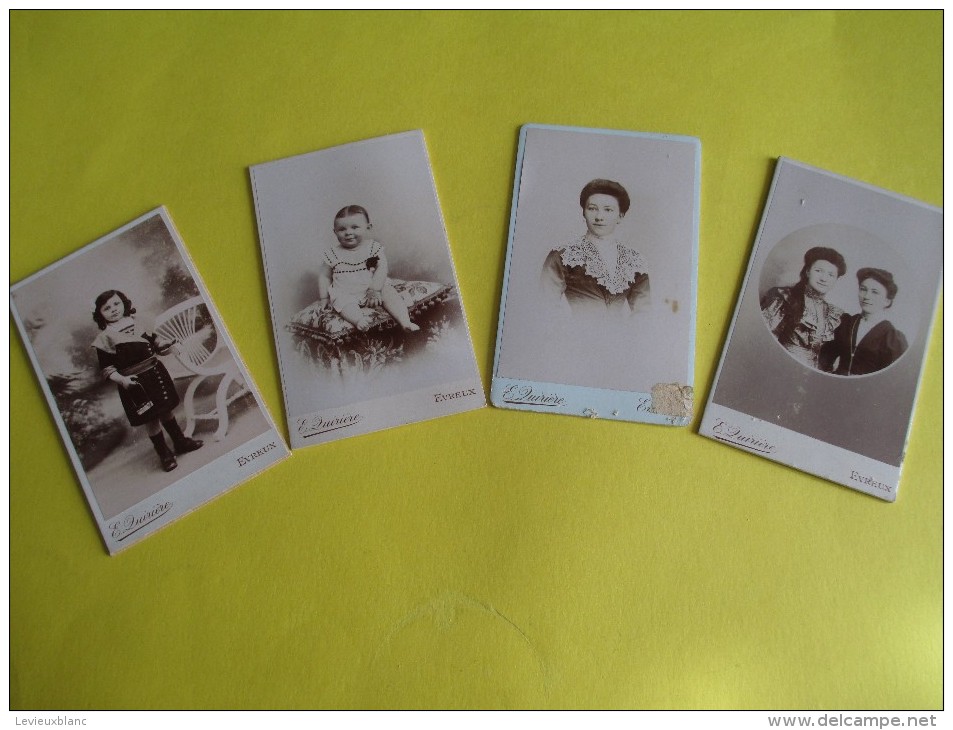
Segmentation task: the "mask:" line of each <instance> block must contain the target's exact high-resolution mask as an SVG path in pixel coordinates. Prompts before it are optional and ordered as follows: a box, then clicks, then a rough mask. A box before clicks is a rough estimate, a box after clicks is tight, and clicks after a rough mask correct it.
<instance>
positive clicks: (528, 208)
mask: <svg viewBox="0 0 953 730" xmlns="http://www.w3.org/2000/svg"><path fill="white" fill-rule="evenodd" d="M699 160H700V146H699V144H698V141H697V140H695V139H693V138H689V137H674V136H670V135H654V134H641V133H634V132H615V131H606V130H590V129H577V128H570V127H550V126H543V125H526V126H524V127H523V130H522V132H521V136H520V151H519V159H518V162H517V179H516V188H515V190H514V201H513V218H512V222H511V228H510V241H509V247H508V252H507V269H506V274H505V281H504V292H503V298H502V302H501V316H500V327H499V333H498V338H497V354H496V364H495V368H494V386H493V396H492V399H493V403H494V405H498V406H501V407H513V408H523V409H530V410H540V411H546V412H558V413H567V414H571V415H585V416H589V417H604V418H615V419H619V420H635V421H645V422H652V423H660V424H670V425H684V424H686V423H688V421H689V420H690V418H691V414H692V389H691V386H692V382H693V371H694V364H693V355H694V321H695V284H696V262H697V225H698V186H699V176H698V171H699Z"/></svg>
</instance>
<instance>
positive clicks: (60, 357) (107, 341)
mask: <svg viewBox="0 0 953 730" xmlns="http://www.w3.org/2000/svg"><path fill="white" fill-rule="evenodd" d="M11 304H12V308H13V312H14V316H15V317H16V319H17V323H18V325H19V326H20V329H21V332H22V334H23V335H24V342H25V344H26V345H27V347H28V350H29V353H30V355H31V358H32V359H33V363H34V366H35V368H36V369H37V374H38V376H39V377H40V379H41V384H42V385H43V386H44V390H45V391H46V393H47V397H48V400H49V401H50V405H51V407H52V408H53V409H54V412H55V415H56V416H57V420H58V423H59V425H60V428H61V431H62V432H63V435H64V437H65V439H66V442H67V448H68V450H69V451H70V455H71V457H72V459H73V461H74V465H75V466H76V469H77V472H78V474H79V476H80V481H81V482H82V484H83V487H84V489H85V490H86V492H87V497H88V498H89V501H90V506H91V508H92V510H93V513H94V515H95V516H96V518H97V521H98V522H99V523H100V528H101V530H102V531H103V534H104V537H105V538H106V540H107V546H108V547H109V548H110V550H111V551H113V549H114V548H117V549H118V547H120V546H123V547H124V546H125V545H126V544H129V543H131V542H134V540H135V539H138V538H139V537H141V536H144V535H145V534H148V531H146V530H142V529H141V527H142V526H143V520H142V519H141V514H140V513H141V512H143V511H144V510H145V511H146V512H148V511H154V509H155V505H156V504H161V505H166V504H168V505H169V507H168V508H166V509H163V510H162V514H160V515H155V517H156V518H161V519H156V520H155V525H154V526H155V527H158V526H161V525H163V524H167V523H168V522H169V521H171V519H174V518H175V516H177V515H179V514H184V512H186V511H188V510H190V509H192V508H194V507H195V506H196V505H197V504H200V503H201V502H203V501H206V500H207V499H209V498H211V497H212V496H215V495H216V494H218V493H220V492H221V491H224V490H225V489H228V488H230V487H231V486H234V485H235V484H237V483H238V482H240V481H244V480H245V479H247V478H248V477H250V476H252V475H253V474H254V473H256V472H258V471H260V470H261V468H264V467H265V466H267V465H268V464H270V463H274V461H275V460H277V458H280V457H282V456H283V455H285V454H286V453H287V450H286V449H285V447H284V445H283V444H282V442H281V439H280V437H279V436H278V434H277V431H276V430H275V427H274V424H273V423H272V422H271V419H270V417H269V416H268V414H267V412H266V411H265V410H264V408H263V406H262V404H261V401H260V399H259V397H258V395H257V393H256V392H255V390H254V388H253V386H252V383H251V380H250V378H249V377H248V374H247V373H246V372H245V370H244V367H243V366H242V365H241V363H240V361H239V360H238V358H236V357H235V355H234V353H233V349H232V344H231V342H230V340H229V338H228V335H227V333H226V332H225V329H224V327H223V326H222V324H221V322H220V320H219V319H218V316H217V314H216V313H215V311H214V309H213V308H212V307H211V305H210V303H209V300H208V298H207V295H205V293H204V290H203V288H202V285H201V282H200V281H199V280H198V278H197V275H196V274H195V273H194V270H193V269H192V267H191V263H190V262H189V261H188V259H187V258H186V256H185V255H184V251H183V250H182V249H181V247H180V243H179V241H178V239H177V234H176V233H175V230H174V228H173V227H172V224H171V221H170V220H169V219H168V216H167V214H166V212H165V210H164V209H159V210H158V211H153V212H152V213H150V214H147V215H146V216H143V217H142V218H140V219H138V220H137V221H134V222H133V223H131V224H129V225H128V226H126V227H125V228H123V229H120V230H119V231H117V232H116V233H114V234H111V235H109V236H106V237H105V238H103V239H101V240H100V241H97V242H96V243H93V244H90V246H88V247H86V248H85V249H82V250H81V251H79V252H77V253H76V254H74V255H72V256H70V257H68V258H67V259H64V260H63V261H62V262H60V263H58V264H54V265H53V266H51V267H49V268H47V269H44V270H43V271H41V272H39V273H38V274H35V275H34V276H32V277H30V278H28V279H26V280H25V281H23V282H20V283H19V284H17V285H15V286H14V287H13V288H12V290H11ZM269 445H270V447H269V448H268V454H267V455H263V458H261V459H260V460H256V463H255V464H254V466H251V465H247V466H243V467H242V468H238V467H237V466H236V461H237V459H236V458H234V454H233V452H235V451H236V450H239V451H243V450H244V451H249V452H253V451H255V450H256V449H258V448H265V447H266V446H269ZM216 462H217V464H216V468H215V469H214V472H211V470H207V469H205V467H207V466H209V465H210V464H213V463H216ZM150 524H151V523H150ZM127 525H128V526H130V527H131V526H132V525H135V528H136V529H135V531H127Z"/></svg>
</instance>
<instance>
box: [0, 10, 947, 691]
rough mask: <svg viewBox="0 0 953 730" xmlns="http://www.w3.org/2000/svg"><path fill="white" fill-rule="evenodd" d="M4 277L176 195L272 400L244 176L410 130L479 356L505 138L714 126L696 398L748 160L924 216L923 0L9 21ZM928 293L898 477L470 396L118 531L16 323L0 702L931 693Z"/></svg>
mask: <svg viewBox="0 0 953 730" xmlns="http://www.w3.org/2000/svg"><path fill="white" fill-rule="evenodd" d="M10 43H11V48H10V124H11V130H10V134H11V141H10V144H11V149H10V164H11V170H10V206H11V210H10V234H11V238H10V249H11V250H10V276H11V282H14V281H18V280H20V279H22V278H23V277H25V276H27V275H29V274H31V273H33V272H35V271H36V270H38V269H39V268H41V267H43V266H46V265H48V264H50V263H52V262H53V261H55V260H57V259H59V258H61V257H62V256H64V255H66V254H68V253H70V252H72V251H73V250H75V249H76V248H78V247H79V246H81V245H83V244H86V243H88V242H90V241H92V240H94V239H95V238H97V237H99V236H101V235H103V234H105V233H107V232H109V231H111V230H113V229H115V228H116V227H118V226H120V225H122V224H124V223H126V222H127V221H129V220H131V219H133V218H134V217H136V216H138V215H140V214H141V213H143V212H145V211H147V210H149V209H151V208H153V207H155V206H156V205H159V204H165V205H167V206H168V208H169V210H170V212H171V215H172V217H173V219H174V220H175V222H176V224H177V226H178V227H179V230H180V232H181V234H182V236H183V238H184V240H185V242H186V245H187V247H188V248H189V251H190V252H191V254H192V256H193V258H194V260H195V263H196V265H197V266H198V269H199V271H200V272H201V274H202V276H203V278H204V280H205V282H206V284H207V286H208V288H209V289H210V291H211V293H212V296H213V297H214V299H215V301H216V304H217V305H218V308H219V310H220V312H221V314H222V316H223V318H224V319H225V321H226V324H227V325H228V327H229V329H230V331H231V334H232V336H233V338H234V340H235V341H236V344H237V346H238V348H239V350H240V352H241V354H242V356H243V357H244V359H245V362H246V364H247V365H248V367H249V369H250V371H251V372H252V375H253V376H254V377H255V378H256V380H257V382H258V385H259V387H260V388H261V391H262V394H263V396H264V398H265V400H266V402H267V403H268V405H269V407H270V408H271V409H272V412H273V415H274V416H275V417H276V420H277V421H279V423H281V422H283V420H284V418H283V417H284V414H283V409H282V405H281V396H280V382H279V377H278V373H277V365H276V357H275V352H274V345H273V340H272V331H271V323H270V321H269V313H268V304H267V296H266V292H265V285H264V277H263V274H262V269H261V257H260V252H259V246H258V240H257V234H256V228H255V217H254V210H253V203H252V198H251V190H250V185H249V181H248V173H247V167H248V166H249V165H252V164H256V163H259V162H264V161H267V160H272V159H276V158H280V157H286V156H290V155H294V154H298V153H303V152H309V151H312V150H315V149H320V148H324V147H329V146H332V145H337V144H342V143H346V142H352V141H356V140H360V139H363V138H367V137H372V136H378V135H383V134H388V133H392V132H399V131H403V130H407V129H416V128H422V129H423V130H424V132H425V134H426V138H427V142H428V146H429V150H430V155H431V159H432V163H433V168H434V175H435V178H436V183H437V190H438V193H439V195H440V199H441V203H442V206H443V211H444V215H445V218H446V224H447V228H448V233H449V238H450V242H451V248H452V252H453V257H454V260H455V263H456V266H457V273H458V276H459V280H460V284H461V289H462V295H463V301H464V305H465V307H466V310H467V314H468V318H469V322H470V327H471V331H472V335H473V340H474V345H475V347H476V351H477V360H478V362H479V364H480V367H481V372H482V375H483V377H484V380H485V383H486V384H487V385H488V383H489V375H490V368H491V363H492V353H493V346H494V342H495V337H496V326H497V307H498V303H499V298H500V285H501V279H502V266H503V257H504V251H505V244H506V235H507V225H508V221H509V215H510V210H509V205H510V195H511V191H512V182H513V181H512V175H513V169H514V162H515V153H516V141H517V133H518V128H519V126H520V125H521V124H523V123H525V122H538V123H552V124H566V125H578V126H590V127H601V128H617V129H629V130H638V131H649V132H666V133H673V134H685V135H693V136H697V137H699V138H700V139H701V141H702V208H701V235H700V265H699V287H698V293H699V299H698V339H697V359H696V371H695V372H696V393H697V395H698V401H697V402H700V403H701V402H704V400H705V399H706V398H707V395H708V391H709V389H710V386H711V381H712V378H713V375H714V371H715V368H716V366H717V362H718V358H719V355H720V352H721V347H722V344H723V340H724V337H725V334H726V332H727V328H728V323H729V321H730V317H731V314H732V312H733V307H734V303H735V298H736V296H737V293H738V288H739V286H740V283H741V280H742V277H743V275H744V271H745V267H746V265H747V259H748V254H749V252H750V248H751V245H752V241H753V237H754V233H755V230H756V227H757V225H758V221H759V220H760V216H761V208H762V205H763V202H764V198H765V195H766V192H767V186H768V184H769V181H770V177H771V174H772V171H773V161H774V159H775V158H776V157H777V156H779V155H782V154H783V155H786V156H788V157H792V158H794V159H797V160H801V161H804V162H806V163H809V164H812V165H816V166H818V167H822V168H826V169H829V170H832V171H834V172H837V173H840V174H843V175H847V176H850V177H854V178H858V179H861V180H864V181H866V182H869V183H872V184H874V185H877V186H880V187H884V188H888V189H890V190H894V191H897V192H900V193H903V194H905V195H909V196H912V197H915V198H919V199H921V200H924V201H926V202H928V203H931V204H934V205H942V202H943V201H942V165H941V161H942V13H941V12H939V11H937V12H893V13H842V12H771V13H752V12H747V13H727V12H706V13H701V12H687V13H669V12H634V11H626V12H614V13H602V12H559V13H542V12H400V13H387V12H333V13H332V12H325V13H319V12H311V13H236V14H220V13H170V12H161V13H159V12H156V13H62V12H23V11H15V12H12V13H11V16H10ZM939 319H940V318H939V317H938V318H937V320H938V321H937V322H935V323H934V331H933V336H932V339H931V341H930V348H929V352H928V356H927V359H926V370H925V373H924V377H923V382H922V388H921V392H920V397H919V401H918V404H917V408H916V413H915V418H914V422H913V427H912V430H911V434H910V441H909V447H908V451H907V459H906V464H905V467H904V474H903V479H902V482H901V489H900V496H899V499H898V501H897V503H896V504H894V505H889V504H884V503H882V502H880V501H879V500H876V499H872V498H870V497H867V496H865V495H862V494H860V493H857V492H853V491H851V490H848V489H846V488H842V487H839V486H836V485H834V484H831V483H828V482H825V481H823V480H820V479H817V478H814V477H810V476H808V475H805V474H802V473H800V472H797V471H794V470H791V469H788V468H785V467H783V466H780V465H777V464H774V463H771V462H768V461H766V460H762V459H758V458H756V457H754V456H751V455H749V454H745V453H742V452H740V451H737V450H735V449H731V448H727V447H725V446H722V445H720V444H717V443H714V442H712V441H709V440H707V439H704V438H702V437H700V436H698V435H697V434H696V433H695V428H696V427H697V423H698V420H699V414H697V413H696V417H695V420H694V425H693V426H692V427H690V428H686V429H672V428H662V427H653V426H645V425H636V424H628V423H618V422H602V421H591V420H588V419H581V418H580V419H576V418H566V417H562V418H560V417H554V416H547V415H544V414H534V413H521V412H513V411H502V410H496V409H486V410H483V411H478V412H473V413H467V414H462V415H459V416H454V417H452V418H445V419H441V420H438V421H433V422H428V423H422V424H417V425H413V426H408V427H403V428H399V429H395V430H391V431H386V432H383V433H378V434H374V435H370V436H365V437H360V438H354V439H348V440H343V441H340V442H338V443H334V444H330V445H326V446H320V447H316V448H312V449H306V450H302V451H299V452H297V453H296V454H295V455H294V457H293V458H292V459H289V460H287V461H285V462H284V463H282V464H281V465H279V466H278V467H276V468H274V469H272V470H270V471H268V472H267V473H265V474H263V475H261V476H260V477H258V478H256V479H254V480H253V481H251V482H249V483H246V484H245V485H243V486H241V487H240V488H238V489H236V490H234V491H233V492H230V493H229V494H227V495H226V496H224V497H223V498H221V499H218V500H217V501H215V502H214V503H212V504H210V505H208V506H206V507H204V508H202V509H201V510H199V511H198V512H196V513H194V514H192V515H190V516H188V517H186V518H185V519H183V520H181V521H180V522H178V523H176V524H174V525H173V526H171V527H169V528H167V529H165V530H163V531H162V532H160V533H159V534H157V535H155V536H153V537H150V538H149V539H148V540H146V541H144V542H143V543H142V544H140V545H138V546H136V547H134V548H132V549H130V550H129V551H127V552H125V553H123V554H122V555H120V556H118V557H115V558H109V557H107V555H106V553H105V550H104V549H103V547H102V544H101V542H100V540H99V537H98V533H97V531H96V527H95V525H94V522H93V520H92V518H91V517H90V515H89V512H88V510H87V507H86V505H85V500H84V498H83V495H82V493H81V490H80V488H79V485H78V483H77V481H76V478H75V476H74V474H73V472H72V469H71V467H70V464H69V462H68V459H67V456H66V452H65V449H64V448H63V446H62V445H61V442H60V438H59V434H58V433H57V431H56V429H55V427H54V425H53V421H52V419H51V418H50V417H49V416H48V415H47V410H46V404H45V402H44V400H43V398H42V396H41V393H40V389H39V387H38V386H37V383H36V379H35V377H34V375H33V373H32V371H31V368H30V366H29V362H28V360H27V357H26V354H25V350H24V348H23V346H22V344H21V343H20V341H19V337H18V335H17V334H16V333H15V331H11V334H10V373H11V374H10V385H11V437H10V454H11V457H10V458H11V463H10V531H11V534H10V703H11V707H12V708H14V709H43V708H47V709H67V708H72V709H90V708H284V707H290V708H378V707H447V708H522V707H538V708H562V707H568V708H602V707H611V708H816V709H823V708H839V707H840V708H844V707H849V708H854V709H862V708H883V709H887V708H891V709H928V708H938V707H941V706H942V643H941V641H942V612H941V601H942V575H941V567H942V552H941V548H942V514H941V508H942V478H941V465H942V456H941V418H942V415H941V397H940V396H941V348H942V337H941V331H940V324H941V323H940V322H939Z"/></svg>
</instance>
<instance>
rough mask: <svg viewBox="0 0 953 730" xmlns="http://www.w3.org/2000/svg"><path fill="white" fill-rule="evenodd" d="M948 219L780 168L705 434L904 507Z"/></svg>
mask: <svg viewBox="0 0 953 730" xmlns="http://www.w3.org/2000/svg"><path fill="white" fill-rule="evenodd" d="M942 258H943V213H942V211H941V210H940V209H939V208H936V207H933V206H929V205H926V204H924V203H920V202H918V201H916V200H912V199H910V198H905V197H903V196H900V195H897V194H895V193H891V192H888V191H885V190H880V189H878V188H874V187H872V186H870V185H866V184H864V183H861V182H857V181H854V180H849V179H847V178H845V177H841V176H839V175H835V174H833V173H830V172H826V171H824V170H819V169H816V168H813V167H809V166H807V165H804V164H802V163H799V162H795V161H793V160H789V159H785V158H783V157H782V158H781V159H780V160H779V161H778V163H777V166H776V168H775V172H774V181H773V182H772V185H771V191H770V193H769V195H768V200H767V203H766V205H765V210H764V215H763V217H762V219H761V226H760V229H759V231H758V234H757V239H756V241H755V246H754V250H753V252H752V254H751V261H750V263H749V265H748V273H747V275H746V278H745V283H744V287H743V290H742V293H741V297H740V299H739V300H738V305H737V308H736V310H735V316H734V321H733V322H732V325H731V330H730V332H729V335H728V342H727V344H726V347H725V350H724V352H723V353H722V358H721V364H720V365H719V368H718V373H717V375H716V381H715V385H714V387H713V388H712V392H711V395H710V398H709V402H708V406H707V407H706V409H705V414H704V417H703V419H702V425H701V431H700V432H701V434H702V435H704V436H708V437H710V438H713V439H717V440H719V441H722V442H724V443H727V444H731V445H732V446H736V447H738V448H740V449H744V450H746V451H750V452H751V453H754V454H759V455H761V456H764V457H766V458H768V459H772V460H774V461H778V462H781V463H782V464H787V465H789V466H793V467H795V468H796V469H800V470H801V471H805V472H808V473H810V474H814V475H817V476H819V477H823V478H825V479H829V480H830V481H833V482H837V483H838V484H843V485H844V486H847V487H850V488H852V489H857V490H859V491H861V492H866V493H867V494H871V495H873V496H875V497H879V498H881V499H884V500H887V501H891V502H892V501H894V500H895V499H896V498H897V487H898V484H899V481H900V468H901V466H902V464H903V455H904V451H905V445H906V440H907V432H908V431H909V428H910V421H911V417H912V415H913V406H914V401H915V399H916V394H917V385H918V383H919V381H920V372H921V370H922V369H923V360H924V354H925V351H926V346H927V341H928V338H929V334H930V325H931V322H932V320H933V314H934V310H935V308H936V301H937V297H938V295H939V287H940V269H941V266H942Z"/></svg>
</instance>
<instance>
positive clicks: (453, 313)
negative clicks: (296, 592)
mask: <svg viewBox="0 0 953 730" xmlns="http://www.w3.org/2000/svg"><path fill="white" fill-rule="evenodd" d="M251 177H252V185H253V187H254V189H255V205H256V213H257V216H258V226H259V238H260V242H261V247H262V260H263V262H264V265H265V276H266V280H267V283H268V290H269V298H270V301H271V308H272V323H273V326H274V333H275V344H276V347H277V350H278V360H279V363H280V367H281V376H282V386H283V391H284V396H285V404H286V410H287V414H288V420H289V431H290V432H291V434H292V446H305V445H311V444H313V443H320V442H323V441H327V440H331V439H333V438H344V437H346V436H351V435H357V434H359V433H367V432H368V431H372V430H377V429H380V428H387V427H389V426H391V425H397V424H401V423H408V422H412V421H416V420H423V419H425V418H434V417H437V416H440V415H448V414H450V413H455V412H459V411H461V410H469V409H471V408H479V407H481V406H483V405H484V403H485V401H484V399H483V391H482V386H481V384H480V380H479V373H478V371H477V368H476V361H475V358H474V355H473V348H472V345H471V343H470V336H469V331H468V329H467V324H466V319H465V318H464V315H463V308H462V304H461V301H460V297H459V288H458V286H457V284H456V277H455V274H454V270H453V264H452V261H451V258H450V251H449V243H448V241H447V236H446V232H445V230H444V226H443V218H442V215H441V212H440V207H439V203H438V201H437V196H436V190H435V188H434V183H433V177H432V175H431V172H430V163H429V159H428V157H427V152H426V147H425V146H424V140H423V135H422V134H421V133H420V132H408V133H403V134H396V135H390V136H388V137H380V138H377V139H372V140H365V141H363V142H355V143H352V144H348V145H342V146H340V147H333V148H331V149H327V150H321V151H319V152H313V153H310V154H306V155H301V156H299V157H292V158H289V159H285V160H277V161H275V162H269V163H264V164H261V165H256V166H254V167H252V168H251ZM455 393H465V394H466V395H464V396H459V397H454V398H445V397H444V396H447V395H452V394H455ZM341 419H343V421H342V420H341Z"/></svg>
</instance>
